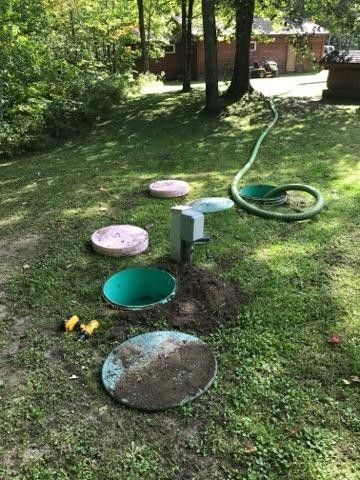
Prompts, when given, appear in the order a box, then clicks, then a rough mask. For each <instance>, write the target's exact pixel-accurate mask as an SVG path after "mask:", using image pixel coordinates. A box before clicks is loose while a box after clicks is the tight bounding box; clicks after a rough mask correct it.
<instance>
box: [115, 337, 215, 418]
mask: <svg viewBox="0 0 360 480" xmlns="http://www.w3.org/2000/svg"><path fill="white" fill-rule="evenodd" d="M125 348H126V347H125ZM127 350H128V348H127ZM129 355H130V356H129ZM131 355H132V352H128V351H126V352H123V351H122V347H121V346H120V348H119V350H118V357H119V359H120V360H121V361H122V364H123V366H124V368H125V374H124V375H123V376H122V377H121V378H120V380H119V381H118V383H117V385H116V388H115V391H114V398H116V399H117V400H120V401H125V403H126V404H127V405H130V406H132V407H135V408H139V409H141V410H155V411H156V410H161V409H164V408H169V407H171V406H175V405H178V404H179V403H180V402H181V401H182V400H184V399H190V398H191V397H193V396H195V395H197V394H199V393H200V391H202V390H204V388H205V387H207V386H208V385H209V383H210V381H211V379H212V378H213V376H214V373H215V370H216V361H215V358H214V355H213V354H212V351H211V349H210V347H209V346H208V345H206V344H205V343H187V344H181V343H179V344H176V345H175V350H173V351H172V352H170V353H168V354H166V355H165V354H164V355H160V354H159V355H157V356H155V355H154V356H151V357H150V358H145V359H144V361H139V352H135V358H132V357H131Z"/></svg>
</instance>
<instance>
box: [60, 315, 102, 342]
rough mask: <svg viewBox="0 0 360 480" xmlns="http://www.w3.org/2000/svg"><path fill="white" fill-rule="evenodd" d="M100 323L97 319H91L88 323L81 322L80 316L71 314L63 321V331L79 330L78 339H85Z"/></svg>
mask: <svg viewBox="0 0 360 480" xmlns="http://www.w3.org/2000/svg"><path fill="white" fill-rule="evenodd" d="M99 326H100V323H99V322H98V321H97V320H91V322H89V323H81V322H80V318H79V317H78V316H77V315H72V316H71V317H68V318H67V319H66V320H65V321H64V328H65V332H73V331H74V330H80V332H81V334H80V336H79V341H83V340H86V339H87V338H88V337H91V335H92V334H93V333H94V331H95V330H96V329H97V328H99Z"/></svg>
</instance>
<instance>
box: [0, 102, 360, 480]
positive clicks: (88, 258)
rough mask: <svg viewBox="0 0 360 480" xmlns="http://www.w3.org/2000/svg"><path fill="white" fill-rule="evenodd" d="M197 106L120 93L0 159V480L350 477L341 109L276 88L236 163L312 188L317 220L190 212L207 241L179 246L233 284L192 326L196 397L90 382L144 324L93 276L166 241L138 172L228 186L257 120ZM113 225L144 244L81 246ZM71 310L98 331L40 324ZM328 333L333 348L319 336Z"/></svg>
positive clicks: (349, 272) (146, 260) (354, 435)
mask: <svg viewBox="0 0 360 480" xmlns="http://www.w3.org/2000/svg"><path fill="white" fill-rule="evenodd" d="M202 102H203V98H202V94H201V93H194V94H191V95H176V94H168V95H153V96H147V97H139V98H135V99H132V100H129V101H128V102H127V103H124V105H122V106H121V107H120V108H118V109H117V110H116V111H114V115H113V117H112V118H111V119H110V120H109V121H107V122H104V123H103V124H99V125H97V127H96V129H95V130H94V131H92V132H91V133H89V134H88V135H86V136H84V137H83V138H79V139H78V140H77V141H73V142H69V143H67V144H65V145H63V146H62V147H59V148H57V149H56V150H52V151H50V152H48V153H43V154H39V155H33V156H31V157H24V158H18V159H15V160H11V159H10V160H6V161H3V162H2V163H0V172H1V177H0V185H1V196H0V228H1V233H0V239H1V241H2V242H3V243H1V245H2V247H1V248H2V250H1V255H0V261H1V263H2V264H3V267H4V271H6V272H7V275H8V282H7V285H6V302H7V304H8V308H9V315H8V316H7V318H5V319H3V320H1V321H0V345H1V347H2V348H3V351H2V353H1V354H0V361H1V363H0V373H1V375H0V378H1V382H0V397H1V413H0V420H1V421H0V432H1V441H0V445H1V446H0V455H1V456H2V457H3V458H2V462H0V463H1V465H2V466H1V467H0V474H1V475H2V478H14V479H19V480H20V479H21V480H23V479H29V480H30V479H31V480H32V479H33V480H45V479H49V480H50V479H51V480H53V479H56V480H65V479H69V480H74V479H79V480H98V479H106V480H113V479H114V480H115V479H117V480H138V479H144V480H190V479H196V480H210V479H211V480H212V479H215V480H216V479H218V480H230V479H233V480H281V479H288V480H340V479H341V480H356V479H358V478H359V471H360V465H359V454H360V450H359V445H360V441H359V440H360V438H359V437H360V436H359V432H360V417H359V411H360V408H359V407H360V401H359V384H358V383H356V382H352V381H351V380H350V378H351V377H352V376H355V375H359V374H360V358H359V357H360V353H359V347H360V337H359V323H360V322H359V302H360V292H359V276H358V274H359V263H360V262H359V249H358V232H359V230H358V227H359V213H360V212H359V210H360V209H359V200H360V198H359V197H360V190H359V183H356V182H358V181H359V170H358V167H359V151H360V137H359V129H360V110H359V108H358V107H355V106H350V105H349V106H341V107H340V106H338V107H337V106H329V107H326V106H322V105H321V104H320V105H319V106H318V108H314V105H313V104H312V106H310V104H308V105H302V107H301V108H300V107H299V106H296V105H295V104H294V103H292V102H291V101H289V100H278V102H277V104H278V106H279V110H280V120H279V123H278V125H277V127H276V128H275V129H274V130H273V132H272V133H271V134H270V135H269V137H268V138H267V140H266V142H265V144H264V146H263V148H262V149H261V151H260V154H259V157H258V159H257V161H256V163H255V165H254V167H253V168H252V170H251V171H250V172H249V173H248V174H247V176H246V182H247V183H252V182H258V183H259V182H261V183H268V182H271V183H274V184H278V185H280V184H283V183H289V182H305V183H310V184H312V185H313V186H315V187H317V188H319V189H320V190H321V191H322V192H323V194H324V197H325V199H326V202H327V206H326V208H325V210H324V211H323V212H322V213H321V214H320V215H319V216H317V217H316V218H314V219H313V220H312V221H309V222H302V223H291V224H285V223H280V222H274V221H267V220H264V219H260V218H257V217H254V216H250V215H247V214H246V213H244V212H243V211H241V210H238V209H233V210H230V211H226V212H224V213H222V214H214V215H213V216H207V217H206V230H207V231H209V232H211V233H213V235H214V241H213V242H211V243H209V244H208V245H206V246H202V247H197V249H196V252H195V258H194V261H195V263H196V264H198V265H202V266H203V267H206V268H208V269H210V270H212V271H213V272H214V274H217V275H220V276H223V277H224V278H226V279H230V280H233V281H235V282H239V283H241V285H242V287H243V289H244V290H245V291H246V292H247V294H248V296H249V303H248V304H247V305H246V307H244V308H243V309H241V310H239V314H238V316H237V318H236V319H234V320H235V321H234V323H233V324H232V325H231V326H223V327H221V328H219V330H218V331H216V332H214V333H213V334H211V335H210V336H208V337H203V338H204V340H206V341H207V342H209V343H210V344H211V345H212V347H213V349H214V351H215V353H216V356H217V360H218V363H219V373H218V376H217V379H216V382H215V385H213V386H212V387H211V389H210V391H209V392H208V393H207V394H206V395H204V396H203V397H201V398H200V399H198V400H196V401H195V402H194V403H192V404H189V405H186V406H184V407H182V408H178V409H172V410H169V411H166V412H163V413H156V414H145V413H140V412H137V411H134V410H130V409H127V408H125V407H122V406H119V405H116V404H115V403H114V402H113V401H112V400H111V399H110V398H109V397H108V396H107V395H106V394H105V392H104V391H103V388H102V386H101V383H100V380H99V371H100V368H101V365H102V363H103V361H104V359H105V358H106V356H107V355H108V353H109V352H110V351H111V350H112V348H113V347H114V346H115V345H116V344H118V343H119V342H121V341H123V340H125V339H126V338H129V336H131V335H134V334H137V333H140V332H145V331H151V330H153V329H154V328H156V327H157V325H152V324H150V323H149V322H147V319H146V313H145V314H144V316H143V319H141V320H139V322H137V323H135V324H134V325H130V326H129V325H124V326H121V325H119V324H118V320H117V315H116V312H115V313H114V312H113V311H110V310H109V309H108V308H106V306H105V305H104V304H103V302H102V300H101V295H100V289H101V285H102V283H103V281H104V279H105V278H106V277H107V276H108V275H109V274H111V273H113V272H115V271H117V270H120V269H121V268H125V267H130V266H136V265H152V264H154V263H156V262H158V261H160V260H161V259H163V258H164V257H166V255H167V253H168V249H169V244H168V238H169V223H170V207H171V206H173V205H175V204H177V203H178V202H177V201H173V200H158V199H154V198H150V197H149V196H147V194H146V193H145V192H146V187H147V185H148V184H149V183H150V181H152V180H155V179H159V178H160V179H161V178H166V177H175V178H179V179H185V180H188V181H189V182H190V184H191V187H192V190H191V194H190V196H189V199H190V200H191V199H195V198H198V197H199V196H208V195H216V196H226V195H227V194H228V188H229V184H230V183H231V179H232V177H233V175H234V174H235V172H236V171H237V169H238V168H240V166H242V165H243V164H244V162H245V161H246V159H247V158H248V156H249V153H250V150H251V147H252V145H253V144H254V141H255V139H256V137H257V135H258V134H259V132H260V131H261V129H262V128H263V126H264V125H265V124H266V122H267V120H268V119H269V113H268V111H267V110H266V109H264V108H263V107H262V105H260V104H253V105H246V104H245V105H242V106H240V107H238V108H236V109H234V111H233V112H232V114H231V115H228V116H224V117H222V118H220V119H211V118H207V117H205V116H203V115H202V114H201V113H200V110H201V105H202ZM104 189H105V190H106V191H104ZM104 208H106V210H105V209H104ZM112 223H133V224H136V225H139V226H146V225H149V224H154V227H153V228H152V229H151V231H150V232H151V234H150V235H151V247H150V248H149V250H148V251H147V252H146V253H145V254H142V255H141V256H138V257H134V258H126V259H113V258H106V257H102V256H100V255H96V254H94V253H93V252H92V251H91V249H90V248H89V237H90V235H91V233H92V232H93V231H94V230H95V229H97V228H100V227H102V226H105V225H108V224H112ZM30 235H33V236H32V237H31V236H30ZM21 236H25V237H26V238H28V239H33V240H32V241H30V240H29V243H30V244H31V245H29V244H27V243H25V244H20V245H21V247H20V248H19V251H18V252H17V253H16V252H14V248H13V247H11V242H12V241H14V240H18V239H19V238H20V237H21ZM37 236H39V237H37ZM37 238H39V240H38V246H37V248H35V247H34V245H33V243H34V239H37ZM30 247H31V248H30ZM35 250H36V254H35V255H33V252H34V251H35ZM25 263H26V264H28V266H29V267H30V268H26V267H25V268H23V267H22V266H23V264H25ZM70 313H77V314H78V315H79V316H80V317H81V318H82V319H84V320H91V319H92V318H97V319H99V320H100V322H101V329H100V331H99V332H98V333H96V335H95V336H94V337H92V338H91V340H89V341H88V342H86V343H83V344H81V345H79V343H77V342H76V341H75V339H74V337H73V336H71V335H67V336H66V335H64V334H62V333H60V332H59V330H58V325H59V323H60V322H61V321H62V319H64V318H65V317H66V316H67V315H68V314H70ZM24 316H25V318H24ZM26 316H30V317H26ZM162 323H163V319H159V325H160V326H164V325H163V324H162ZM193 333H195V334H196V332H193ZM331 334H338V335H340V336H341V337H342V340H343V342H342V344H341V345H338V346H332V345H329V344H328V343H327V342H326V338H327V337H328V336H329V335H331ZM73 375H76V377H77V378H71V377H72V376H73ZM344 380H347V381H350V385H347V384H346V383H344Z"/></svg>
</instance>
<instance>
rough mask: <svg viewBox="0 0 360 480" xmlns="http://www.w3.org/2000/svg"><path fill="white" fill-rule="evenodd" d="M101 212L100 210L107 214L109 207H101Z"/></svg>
mask: <svg viewBox="0 0 360 480" xmlns="http://www.w3.org/2000/svg"><path fill="white" fill-rule="evenodd" d="M99 210H100V212H106V211H107V207H100V208H99Z"/></svg>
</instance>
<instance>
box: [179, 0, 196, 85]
mask: <svg viewBox="0 0 360 480" xmlns="http://www.w3.org/2000/svg"><path fill="white" fill-rule="evenodd" d="M193 10H194V0H189V2H188V5H187V1H186V0H181V32H182V35H181V37H182V46H183V58H182V64H183V90H182V91H183V92H190V91H191V62H192V19H193Z"/></svg>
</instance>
